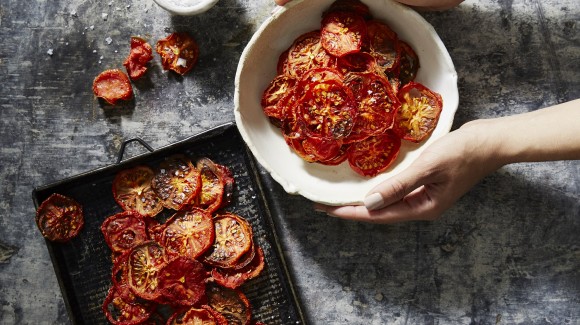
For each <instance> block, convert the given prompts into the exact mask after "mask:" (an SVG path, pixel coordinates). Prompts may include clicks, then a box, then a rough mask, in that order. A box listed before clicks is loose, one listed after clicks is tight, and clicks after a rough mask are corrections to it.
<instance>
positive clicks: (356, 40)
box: [320, 11, 367, 57]
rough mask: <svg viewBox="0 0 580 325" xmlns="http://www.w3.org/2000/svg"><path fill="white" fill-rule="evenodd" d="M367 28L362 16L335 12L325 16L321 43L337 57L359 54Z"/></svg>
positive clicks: (346, 12)
mask: <svg viewBox="0 0 580 325" xmlns="http://www.w3.org/2000/svg"><path fill="white" fill-rule="evenodd" d="M366 37H367V26H366V23H365V20H364V18H362V16H360V15H358V14H356V13H354V12H348V11H335V12H331V13H328V14H326V15H324V17H323V19H322V29H321V32H320V42H321V44H322V47H324V49H325V50H326V51H327V52H328V53H330V54H331V55H334V56H336V57H341V56H344V55H346V54H350V53H356V52H359V51H360V50H361V48H362V44H363V39H365V38H366Z"/></svg>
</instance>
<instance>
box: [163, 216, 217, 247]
mask: <svg viewBox="0 0 580 325" xmlns="http://www.w3.org/2000/svg"><path fill="white" fill-rule="evenodd" d="M214 239H215V230H214V222H213V219H212V216H211V214H210V213H209V212H207V211H205V210H202V209H199V208H191V210H190V211H180V212H177V213H176V214H174V215H173V216H172V217H171V218H169V219H168V220H167V221H166V222H165V224H164V225H163V231H162V232H161V235H160V243H161V244H162V245H163V246H164V247H165V249H166V253H167V254H168V255H170V256H178V255H180V256H186V257H189V258H197V257H199V256H200V255H201V254H203V253H204V252H205V251H207V250H208V249H209V248H210V247H211V246H212V244H213V243H214Z"/></svg>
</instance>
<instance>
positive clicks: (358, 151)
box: [347, 131, 401, 177]
mask: <svg viewBox="0 0 580 325" xmlns="http://www.w3.org/2000/svg"><path fill="white" fill-rule="evenodd" d="M400 148H401V139H400V138H399V137H398V136H397V135H395V134H394V133H393V132H391V131H388V132H386V133H385V134H382V135H378V136H372V137H368V138H366V139H364V140H362V141H359V142H356V143H353V144H351V145H350V147H349V148H348V149H347V155H348V163H349V165H350V167H351V168H352V169H353V170H354V171H355V172H356V173H358V174H359V175H361V176H365V177H373V176H376V175H377V174H379V173H381V172H383V171H385V170H386V169H387V168H389V167H390V166H391V165H392V164H393V162H394V161H395V159H396V158H397V156H398V154H399V150H400Z"/></svg>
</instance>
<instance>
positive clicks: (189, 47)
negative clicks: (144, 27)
mask: <svg viewBox="0 0 580 325" xmlns="http://www.w3.org/2000/svg"><path fill="white" fill-rule="evenodd" d="M155 50H156V51H157V53H158V54H159V56H160V57H161V65H162V66H163V69H165V70H172V71H175V72H177V73H179V74H180V75H184V74H186V73H187V72H189V71H190V70H191V69H192V68H193V67H194V66H195V64H196V63H197V59H198V57H199V46H198V45H197V43H196V41H195V40H194V39H193V37H191V35H189V34H188V33H184V32H183V33H172V34H170V35H169V36H167V37H166V38H164V39H161V40H159V41H158V42H157V46H156V47H155Z"/></svg>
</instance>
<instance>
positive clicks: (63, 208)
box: [36, 193, 85, 243]
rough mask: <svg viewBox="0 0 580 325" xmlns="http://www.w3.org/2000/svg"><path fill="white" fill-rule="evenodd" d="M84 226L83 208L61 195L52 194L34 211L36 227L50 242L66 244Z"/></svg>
mask: <svg viewBox="0 0 580 325" xmlns="http://www.w3.org/2000/svg"><path fill="white" fill-rule="evenodd" d="M84 224H85V219H84V215H83V207H82V206H81V205H80V204H79V203H78V202H77V201H75V200H74V199H72V198H70V197H67V196H64V195H61V194H56V193H55V194H52V195H51V196H49V197H48V198H47V199H46V200H44V201H43V202H42V203H41V204H40V206H39V207H38V210H36V225H37V226H38V229H39V230H40V233H42V236H44V238H46V239H48V240H50V241H54V242H61V243H64V242H67V241H69V240H71V239H72V238H74V237H76V236H77V235H78V234H79V232H80V231H81V229H82V228H83V225H84Z"/></svg>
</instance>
